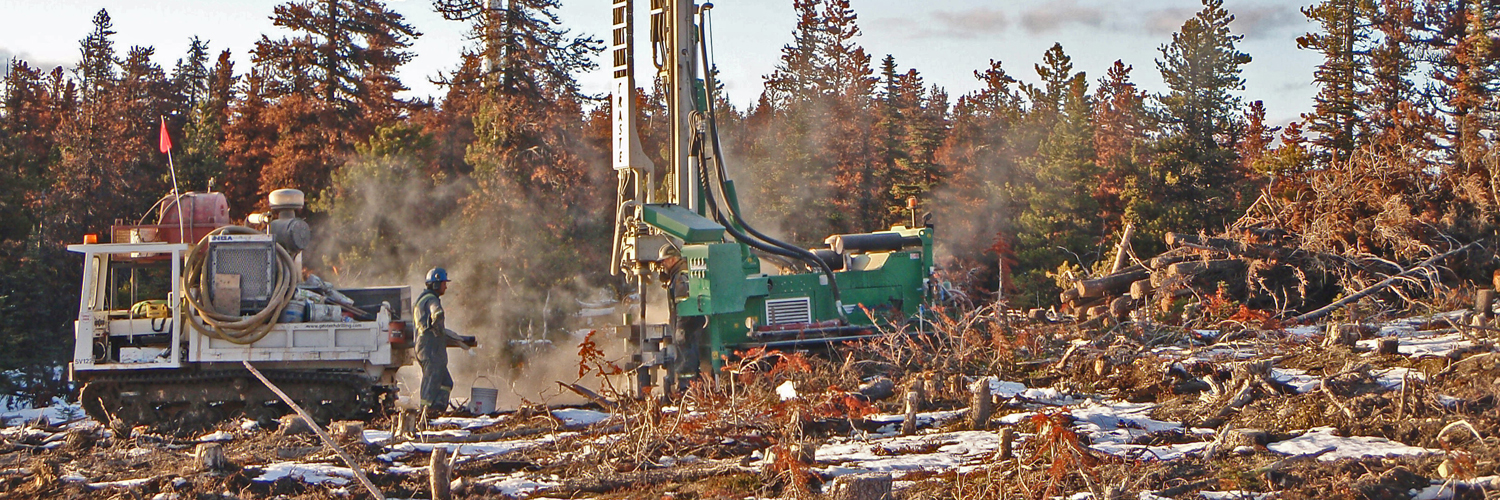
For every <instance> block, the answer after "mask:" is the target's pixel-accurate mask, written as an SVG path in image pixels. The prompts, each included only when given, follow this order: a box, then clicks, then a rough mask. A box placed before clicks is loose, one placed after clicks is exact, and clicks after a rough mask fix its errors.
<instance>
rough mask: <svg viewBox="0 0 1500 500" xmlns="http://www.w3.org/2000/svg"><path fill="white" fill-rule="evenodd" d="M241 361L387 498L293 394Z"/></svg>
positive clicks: (375, 492)
mask: <svg viewBox="0 0 1500 500" xmlns="http://www.w3.org/2000/svg"><path fill="white" fill-rule="evenodd" d="M241 363H243V364H244V365H245V369H247V370H250V374H251V375H255V378H258V379H260V382H261V383H262V384H266V387H268V388H270V389H271V392H275V393H276V395H277V396H278V397H280V398H281V400H282V401H284V402H286V404H287V406H290V407H292V410H293V411H296V412H297V415H298V416H301V417H302V420H303V421H306V422H307V426H308V427H312V430H313V432H317V433H318V438H320V439H322V440H323V444H325V445H328V447H329V448H333V452H334V453H337V454H338V455H339V458H341V459H343V460H344V463H345V464H347V465H348V466H349V469H351V470H353V471H354V478H355V479H358V480H359V482H360V483H361V484H364V485H365V489H367V490H370V494H371V495H374V496H375V498H376V500H385V495H384V494H382V493H380V489H378V488H376V487H375V483H372V482H370V478H369V477H367V476H365V470H364V469H363V468H361V467H360V466H359V463H358V462H355V461H354V457H351V456H349V453H347V452H345V451H344V448H342V447H340V446H339V445H338V443H335V442H334V441H333V438H332V437H331V436H329V435H328V433H327V432H325V431H323V428H322V427H319V426H318V423H317V422H314V421H313V418H312V415H308V414H307V410H303V409H302V406H300V405H298V404H297V402H296V401H292V397H291V396H287V395H286V393H285V392H282V391H281V388H280V387H276V384H273V383H271V381H270V380H269V379H267V378H266V376H265V375H262V374H261V373H260V370H257V369H255V367H254V366H252V365H251V364H250V362H249V361H241Z"/></svg>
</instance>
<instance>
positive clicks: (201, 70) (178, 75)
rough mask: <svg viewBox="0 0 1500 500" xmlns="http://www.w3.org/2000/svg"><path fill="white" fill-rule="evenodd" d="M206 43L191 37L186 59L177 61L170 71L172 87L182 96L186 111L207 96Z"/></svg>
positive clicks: (208, 74) (208, 75)
mask: <svg viewBox="0 0 1500 500" xmlns="http://www.w3.org/2000/svg"><path fill="white" fill-rule="evenodd" d="M210 76H211V74H210V73H209V68H208V42H205V41H203V40H201V39H199V38H198V37H196V36H195V37H193V38H192V40H191V41H190V42H189V45H188V53H187V57H185V58H183V59H178V60H177V67H175V68H173V69H172V86H173V87H175V88H176V90H177V92H178V93H179V94H180V95H181V96H182V98H183V101H184V103H183V104H184V105H185V107H186V108H188V109H192V108H193V107H194V106H197V105H198V103H199V102H201V101H203V100H204V99H206V98H207V96H208V79H209V77H210Z"/></svg>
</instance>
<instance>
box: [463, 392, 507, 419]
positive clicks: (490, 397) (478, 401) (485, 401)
mask: <svg viewBox="0 0 1500 500" xmlns="http://www.w3.org/2000/svg"><path fill="white" fill-rule="evenodd" d="M499 399H500V389H491V388H488V387H470V388H469V411H470V412H472V413H475V414H479V415H484V414H488V413H494V412H495V402H496V401H498V400H499Z"/></svg>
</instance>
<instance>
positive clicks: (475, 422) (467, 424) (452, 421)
mask: <svg viewBox="0 0 1500 500" xmlns="http://www.w3.org/2000/svg"><path fill="white" fill-rule="evenodd" d="M505 418H506V417H504V416H500V417H438V418H434V419H432V422H431V425H433V426H435V427H447V426H454V427H458V428H460V429H466V430H474V429H478V428H481V427H489V426H491V425H495V424H498V423H500V422H503V421H505Z"/></svg>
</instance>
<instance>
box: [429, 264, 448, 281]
mask: <svg viewBox="0 0 1500 500" xmlns="http://www.w3.org/2000/svg"><path fill="white" fill-rule="evenodd" d="M443 281H448V270H447V269H443V268H441V267H434V268H432V270H431V271H427V282H428V283H439V282H443Z"/></svg>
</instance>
